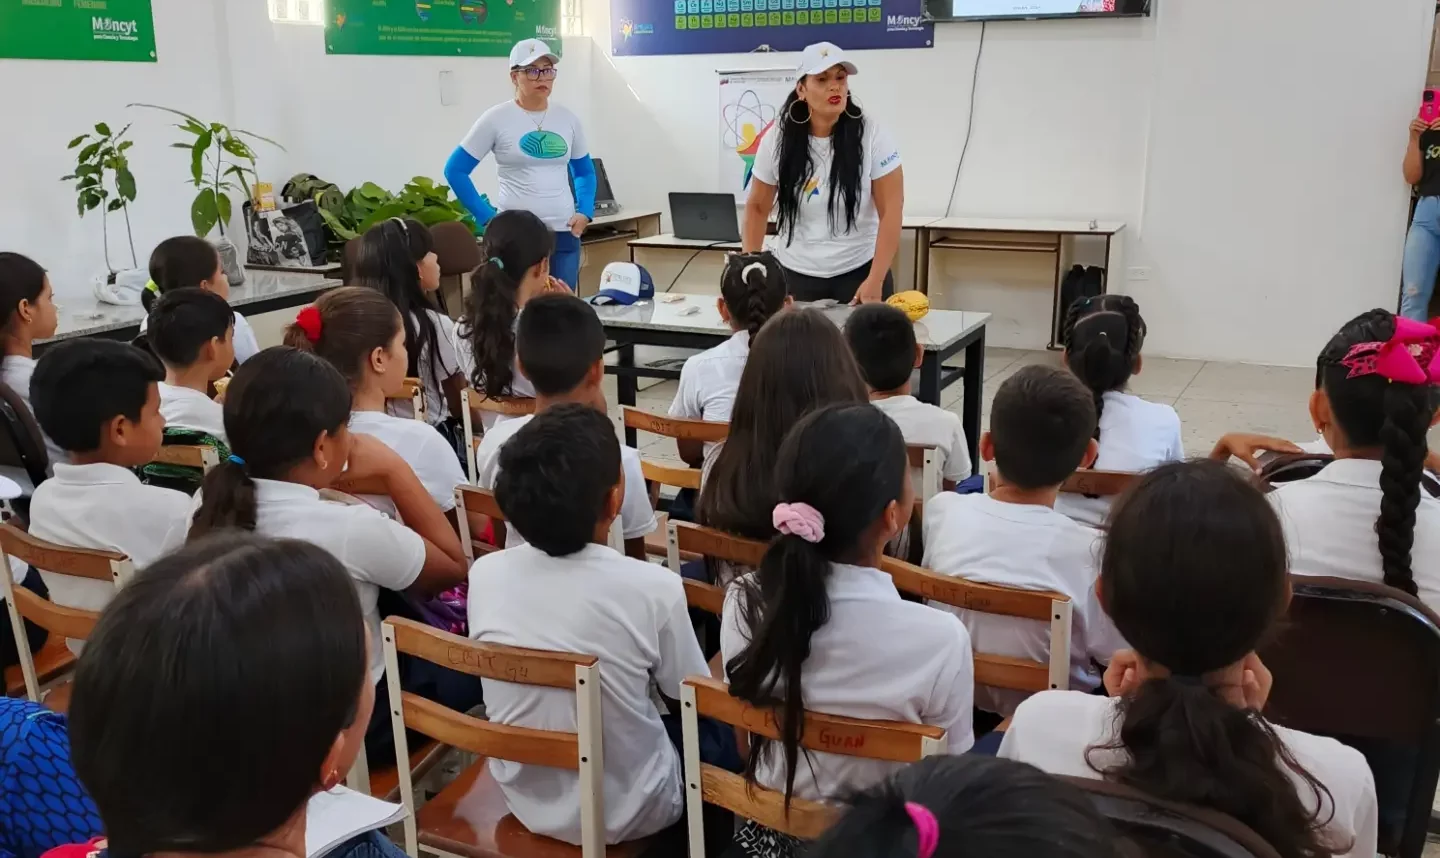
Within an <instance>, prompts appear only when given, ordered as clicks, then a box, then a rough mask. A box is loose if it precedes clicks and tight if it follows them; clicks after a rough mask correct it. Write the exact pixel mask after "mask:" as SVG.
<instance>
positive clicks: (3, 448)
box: [0, 383, 50, 519]
mask: <svg viewBox="0 0 1440 858" xmlns="http://www.w3.org/2000/svg"><path fill="white" fill-rule="evenodd" d="M0 466H5V467H11V468H17V469H20V470H22V471H24V473H25V475H26V476H27V477H29V478H30V484H31V485H32V486H38V485H40V484H41V483H42V482H44V481H45V478H46V477H48V476H49V475H50V454H49V453H47V452H46V450H45V436H44V434H43V433H41V431H40V424H38V423H36V422H35V416H34V415H33V414H31V413H30V408H29V406H27V405H26V404H25V400H23V399H21V398H20V395H19V394H17V393H16V392H15V391H14V390H12V389H11V388H10V386H9V385H7V384H4V383H0ZM12 506H13V507H14V508H15V511H16V512H17V513H19V514H20V515H21V516H24V517H25V518H27V519H28V517H29V515H28V513H29V499H28V498H17V499H16V500H15V501H14V502H13V503H12Z"/></svg>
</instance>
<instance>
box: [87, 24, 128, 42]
mask: <svg viewBox="0 0 1440 858" xmlns="http://www.w3.org/2000/svg"><path fill="white" fill-rule="evenodd" d="M139 30H140V25H139V23H137V22H135V21H117V20H115V19H114V18H91V19H90V33H91V35H92V36H94V37H95V38H97V39H105V40H109V41H118V42H133V41H137V40H138V38H139V37H138V36H137V35H136V33H137V32H138V31H139Z"/></svg>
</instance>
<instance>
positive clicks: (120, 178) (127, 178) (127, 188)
mask: <svg viewBox="0 0 1440 858" xmlns="http://www.w3.org/2000/svg"><path fill="white" fill-rule="evenodd" d="M115 191H116V193H118V194H119V195H120V197H121V198H122V199H126V200H133V199H135V174H134V173H132V172H130V168H129V167H123V166H122V167H120V168H119V169H117V170H116V171H115Z"/></svg>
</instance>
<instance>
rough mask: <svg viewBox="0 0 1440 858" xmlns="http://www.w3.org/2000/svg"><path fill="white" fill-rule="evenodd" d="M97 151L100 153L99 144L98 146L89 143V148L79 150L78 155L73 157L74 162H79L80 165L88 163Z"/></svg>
mask: <svg viewBox="0 0 1440 858" xmlns="http://www.w3.org/2000/svg"><path fill="white" fill-rule="evenodd" d="M99 151H100V144H99V143H91V144H90V145H89V146H86V147H85V148H84V149H81V150H80V154H79V155H77V156H76V157H75V160H76V161H79V162H81V163H84V162H86V161H89V160H90V159H92V158H94V157H95V153H96V152H99Z"/></svg>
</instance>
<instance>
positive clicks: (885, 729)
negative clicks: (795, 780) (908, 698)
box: [680, 676, 947, 858]
mask: <svg viewBox="0 0 1440 858" xmlns="http://www.w3.org/2000/svg"><path fill="white" fill-rule="evenodd" d="M701 716H704V717H707V718H713V719H715V720H716V721H721V722H723V723H726V724H729V725H731V726H732V727H735V728H736V729H739V730H745V731H748V732H750V733H754V734H757V735H760V736H764V737H766V738H768V739H773V740H778V739H779V738H780V730H779V725H778V724H777V723H776V720H775V717H774V715H773V714H772V713H771V712H769V711H766V710H764V709H760V708H758V707H755V706H751V705H750V704H748V703H745V702H744V701H742V700H739V699H737V698H735V697H732V696H730V690H729V688H728V687H727V686H726V685H725V683H723V682H720V681H719V680H716V679H710V678H708V677H707V678H701V677H693V676H692V677H690V678H689V679H687V680H685V682H684V683H683V684H681V686H680V718H681V725H682V728H683V730H684V745H685V772H686V777H685V807H686V817H687V820H688V824H689V829H690V831H689V833H690V858H704V856H705V821H704V805H705V804H707V803H709V804H714V805H719V806H720V807H723V808H725V809H726V810H729V811H731V812H733V813H736V814H738V815H740V816H743V817H745V818H746V819H752V820H754V821H755V822H758V823H760V824H761V825H764V826H766V827H768V828H773V829H775V830H776V831H780V832H783V833H785V834H788V835H790V836H791V837H798V838H800V839H802V840H813V839H815V838H816V837H818V836H820V835H821V834H823V833H824V832H825V829H826V828H828V827H829V826H830V824H831V823H832V822H833V821H834V819H835V817H836V816H837V810H836V808H835V807H833V806H831V805H827V804H825V803H822V802H818V801H808V800H805V799H800V798H792V799H791V801H790V806H789V807H788V808H787V807H786V806H785V796H784V794H783V793H781V792H779V791H778V790H772V789H767V788H765V787H762V786H759V785H758V784H756V785H751V784H747V783H746V782H745V779H744V778H742V777H741V776H740V775H736V774H732V773H730V772H727V771H724V770H723V769H719V768H716V767H715V766H712V765H708V764H704V763H701V762H700V724H699V719H700V717H701ZM800 745H801V747H803V748H805V749H806V750H809V751H820V752H823V753H830V754H844V755H846V756H853V757H865V758H868V759H872V760H888V761H891V762H897V763H913V762H915V761H917V760H920V759H923V758H925V757H929V756H932V755H934V754H943V753H945V751H946V747H947V746H946V743H945V731H944V730H942V729H941V728H939V727H932V726H929V725H926V724H905V723H900V722H895V721H861V720H858V719H855V718H842V717H840V716H837V715H824V714H821V713H819V712H811V711H808V710H807V711H806V712H805V731H804V734H803V735H802V736H801V737H800Z"/></svg>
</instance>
